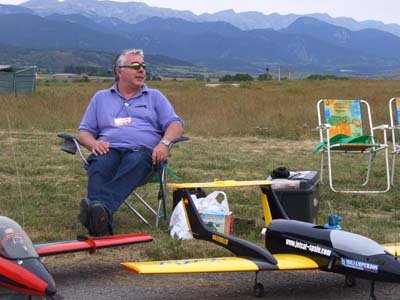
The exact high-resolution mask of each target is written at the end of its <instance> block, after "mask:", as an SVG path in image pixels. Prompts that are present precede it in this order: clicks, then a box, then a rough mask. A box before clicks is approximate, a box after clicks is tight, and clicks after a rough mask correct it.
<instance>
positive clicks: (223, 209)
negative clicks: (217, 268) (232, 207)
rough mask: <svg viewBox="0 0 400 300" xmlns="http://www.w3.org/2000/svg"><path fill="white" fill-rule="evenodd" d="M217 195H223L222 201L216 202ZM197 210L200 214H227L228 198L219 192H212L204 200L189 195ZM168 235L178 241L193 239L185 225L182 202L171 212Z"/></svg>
mask: <svg viewBox="0 0 400 300" xmlns="http://www.w3.org/2000/svg"><path fill="white" fill-rule="evenodd" d="M218 195H223V197H224V199H223V200H222V201H221V203H220V202H218V199H217V198H218ZM191 197H192V199H193V201H194V204H195V206H196V208H197V210H198V211H199V212H200V213H202V212H206V211H207V212H210V211H212V212H219V213H224V214H229V213H230V211H229V205H228V198H227V197H226V194H225V193H224V192H221V191H214V192H212V193H211V194H209V195H207V197H204V198H198V199H197V198H196V195H191ZM169 228H170V235H171V237H172V238H174V237H175V236H177V237H178V239H180V240H190V239H192V238H193V236H192V233H191V232H190V230H189V226H188V224H187V220H186V215H185V212H184V207H183V202H182V201H180V202H179V203H178V205H176V207H175V209H174V211H173V212H172V215H171V219H170V222H169Z"/></svg>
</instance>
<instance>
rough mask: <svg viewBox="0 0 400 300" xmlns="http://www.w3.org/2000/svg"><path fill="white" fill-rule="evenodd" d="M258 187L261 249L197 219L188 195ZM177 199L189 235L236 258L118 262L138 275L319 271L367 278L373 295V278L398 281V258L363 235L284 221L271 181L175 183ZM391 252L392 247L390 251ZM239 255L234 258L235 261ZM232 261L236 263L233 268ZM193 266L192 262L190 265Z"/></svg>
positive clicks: (348, 278)
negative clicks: (213, 189) (195, 190)
mask: <svg viewBox="0 0 400 300" xmlns="http://www.w3.org/2000/svg"><path fill="white" fill-rule="evenodd" d="M251 185H259V186H260V187H261V191H262V197H261V201H262V206H263V211H264V219H265V225H266V230H265V246H266V249H264V248H261V247H259V246H257V245H255V244H251V243H249V242H247V241H244V240H241V239H238V238H235V237H232V236H229V235H226V234H223V233H219V232H216V231H212V230H210V229H209V228H208V227H207V226H206V225H205V224H204V223H203V222H202V220H201V218H200V215H199V213H198V211H197V210H196V207H195V204H194V201H193V199H192V197H191V195H190V189H191V188H194V187H196V186H199V187H205V188H208V187H210V188H211V187H218V188H223V187H234V186H251ZM176 187H177V188H179V189H181V193H182V199H183V203H184V207H185V212H186V215H187V220H188V222H189V228H190V229H191V231H192V234H193V237H194V238H196V239H200V240H206V241H209V242H212V243H215V244H217V245H219V246H222V247H224V248H226V249H228V250H230V251H231V252H232V253H234V254H236V256H238V257H237V258H222V259H218V258H217V259H215V260H213V261H211V260H201V259H200V260H194V259H193V260H188V263H186V264H184V263H180V262H184V260H183V261H167V262H142V263H140V262H139V263H123V264H122V265H123V266H124V267H125V268H127V269H129V270H131V271H133V272H135V273H138V274H154V273H158V274H162V273H191V272H232V271H255V272H256V275H257V273H258V272H259V271H273V270H307V269H320V270H323V271H328V272H335V273H340V274H344V275H345V276H346V284H347V285H348V286H354V284H355V278H356V277H360V278H364V279H368V280H370V281H371V297H372V298H374V286H375V281H387V282H400V262H399V261H398V260H397V256H395V255H393V254H391V253H389V252H388V251H387V250H386V249H385V248H384V247H382V246H381V245H379V244H378V243H376V242H375V241H373V240H371V239H369V238H366V237H364V236H361V235H358V234H354V233H350V232H346V231H340V230H332V229H327V228H325V227H322V226H317V225H315V224H311V223H306V222H300V221H295V220H289V218H288V216H287V215H286V213H285V211H284V209H283V207H282V206H281V204H280V202H279V201H278V199H277V197H276V195H275V193H274V191H273V190H272V188H271V182H268V181H258V182H234V181H228V182H227V183H226V184H224V182H217V183H216V184H212V183H204V184H189V185H188V186H185V185H184V184H182V185H178V184H177V185H176ZM396 252H397V251H396ZM239 258H240V259H239ZM232 262H235V263H236V265H235V266H233V264H232ZM194 265H197V266H196V267H194ZM263 290H264V288H263V286H262V284H261V283H257V278H256V284H255V286H254V293H255V295H256V296H262V294H263Z"/></svg>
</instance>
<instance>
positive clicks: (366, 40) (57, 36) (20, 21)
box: [0, 0, 400, 75]
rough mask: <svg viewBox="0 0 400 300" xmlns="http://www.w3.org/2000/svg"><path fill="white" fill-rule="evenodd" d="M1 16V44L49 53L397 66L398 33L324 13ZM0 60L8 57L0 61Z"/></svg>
mask: <svg viewBox="0 0 400 300" xmlns="http://www.w3.org/2000/svg"><path fill="white" fill-rule="evenodd" d="M0 15H1V18H0V41H2V43H3V44H4V45H3V46H1V45H0V51H2V49H3V48H4V47H5V45H8V47H10V46H12V47H21V48H24V49H31V50H30V51H37V50H38V49H42V50H43V51H47V53H54V50H55V49H71V50H72V49H81V50H83V49H87V50H90V52H91V53H95V52H96V51H98V53H102V52H101V51H105V53H106V52H115V51H117V50H119V49H122V48H131V47H135V46H136V45H137V46H136V47H140V48H143V49H144V50H145V53H150V54H157V55H162V56H163V57H164V58H165V57H172V58H179V60H178V61H177V60H173V59H167V60H168V61H169V62H173V63H177V64H182V65H191V64H195V65H198V66H200V67H207V68H211V69H222V70H227V71H236V72H249V73H262V72H264V70H265V68H266V67H270V68H271V67H274V66H278V65H279V66H282V67H285V68H289V69H292V70H301V71H308V72H332V73H340V70H343V69H345V70H347V71H349V70H351V71H352V74H354V75H358V74H371V73H380V72H385V71H392V70H395V69H400V56H399V55H398V53H399V51H400V37H399V36H397V35H395V34H392V33H389V32H388V30H387V31H382V30H379V29H374V28H368V29H362V30H351V29H349V28H347V27H349V26H347V27H343V26H337V25H333V24H331V23H332V22H326V21H321V19H322V18H328V17H329V16H327V15H319V17H318V16H317V17H316V16H315V15H313V17H310V16H305V17H304V16H296V15H287V16H281V15H278V14H271V15H268V16H267V15H264V14H261V13H256V12H248V13H240V14H236V13H235V12H233V11H223V12H219V13H216V14H212V15H211V14H203V15H200V16H197V15H195V14H193V13H191V12H189V11H176V10H172V9H163V8H154V7H149V6H147V5H146V4H144V3H139V2H129V3H122V2H113V1H96V0H64V1H58V0H30V1H28V2H25V3H23V4H22V5H20V6H13V5H0ZM229 18H233V19H235V20H236V21H235V22H236V23H237V22H239V21H237V20H239V19H240V20H242V24H241V25H240V26H239V25H237V24H235V22H233V21H232V22H226V20H227V19H229ZM268 18H269V19H270V20H272V19H271V18H275V19H274V20H275V21H273V22H272V21H270V22H271V23H273V24H274V26H275V28H272V26H267V25H266V24H267V19H268ZM329 18H330V17H329ZM329 18H328V19H329ZM220 19H224V20H225V21H221V20H220ZM330 19H332V18H330ZM204 20H207V21H204ZM246 20H247V21H246ZM282 20H285V22H286V23H285V24H284V22H283V21H282ZM335 20H336V21H337V22H344V20H345V19H344V18H338V19H335ZM346 20H347V19H346ZM245 21H246V22H245ZM353 21H354V20H353ZM354 22H355V23H357V22H356V21H354ZM368 22H370V23H371V24H375V25H376V24H378V23H379V22H376V21H368ZM350 23H351V22H350ZM365 23H366V22H363V24H364V25H365ZM251 24H253V25H251ZM283 24H284V25H283ZM357 24H358V25H359V26H361V27H362V26H363V24H361V23H357ZM382 25H383V23H382ZM257 26H258V27H262V26H267V27H270V28H257ZM385 26H389V25H385ZM393 26H394V27H393V28H396V26H398V25H393ZM27 28H34V30H27ZM386 29H387V28H386ZM2 47H3V48H2ZM71 50H68V51H71ZM94 50H95V51H94ZM60 51H61V50H60ZM62 51H67V50H62ZM16 52H18V51H16ZM30 53H33V52H30ZM79 53H80V54H82V51H80V52H79ZM96 55H100V54H96ZM153 58H154V56H153ZM0 59H1V57H0ZM77 60H78V59H77ZM100 61H103V60H99V61H98V63H100ZM161 61H165V60H164V59H161ZM0 64H6V63H4V62H3V61H2V60H0Z"/></svg>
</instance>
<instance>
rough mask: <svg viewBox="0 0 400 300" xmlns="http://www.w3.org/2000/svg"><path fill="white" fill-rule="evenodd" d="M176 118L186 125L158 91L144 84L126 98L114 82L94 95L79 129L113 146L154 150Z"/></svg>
mask: <svg viewBox="0 0 400 300" xmlns="http://www.w3.org/2000/svg"><path fill="white" fill-rule="evenodd" d="M173 121H179V122H180V123H181V124H182V125H183V121H182V120H181V118H179V117H178V116H177V115H176V114H175V111H174V109H173V107H172V105H171V103H170V102H169V101H168V99H167V98H166V97H165V96H164V95H163V94H162V93H161V92H160V91H159V90H155V89H150V88H148V87H147V86H146V85H144V86H143V87H142V90H141V91H140V92H139V93H138V94H136V95H134V96H133V97H132V98H131V99H128V100H125V98H123V97H122V96H121V95H120V93H119V91H118V88H117V85H116V84H114V85H113V86H112V87H111V88H109V89H106V90H101V91H98V92H97V93H96V94H95V95H94V96H93V98H92V100H91V101H90V103H89V106H88V108H87V109H86V112H85V114H84V116H83V119H82V121H81V124H80V125H79V131H87V132H90V133H91V134H92V135H93V136H94V137H95V138H96V139H99V140H102V141H107V142H109V143H110V147H112V148H129V149H134V148H140V147H146V148H149V149H153V148H154V147H155V146H156V145H157V144H158V143H159V142H160V140H161V138H162V136H163V134H164V131H165V130H166V129H167V128H168V126H169V124H170V123H171V122H173Z"/></svg>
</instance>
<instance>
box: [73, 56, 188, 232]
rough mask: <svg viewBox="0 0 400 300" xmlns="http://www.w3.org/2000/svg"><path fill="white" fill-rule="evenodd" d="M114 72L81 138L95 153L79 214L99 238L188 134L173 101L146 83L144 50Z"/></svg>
mask: <svg viewBox="0 0 400 300" xmlns="http://www.w3.org/2000/svg"><path fill="white" fill-rule="evenodd" d="M114 73H115V83H114V85H113V86H112V87H111V88H109V89H105V90H101V91H98V92H97V93H96V94H95V95H94V96H93V98H92V99H91V101H90V103H89V106H88V107H87V109H86V112H85V114H84V116H83V119H82V121H81V123H80V126H79V142H80V143H81V144H82V145H84V146H85V147H86V148H87V149H89V150H90V151H91V155H90V156H89V157H88V163H89V165H88V168H87V173H88V195H87V199H83V200H82V201H81V204H80V205H81V207H80V214H79V216H78V218H79V220H80V222H81V223H82V224H83V225H84V226H85V227H86V228H87V229H88V231H89V233H90V234H92V235H95V236H100V235H107V234H112V233H113V225H114V224H113V215H114V213H115V212H116V211H117V209H118V208H119V207H120V205H121V204H122V203H123V202H124V200H125V199H126V198H127V197H128V196H129V194H130V193H131V192H132V191H133V190H135V189H136V188H137V187H138V186H140V185H141V184H143V183H144V182H145V180H146V179H148V177H149V175H150V174H151V173H152V171H153V167H154V166H155V165H157V164H160V163H162V162H164V161H165V160H167V157H168V152H169V144H170V141H172V140H174V139H175V138H178V137H180V136H181V135H182V134H183V128H182V126H183V121H182V120H181V118H180V117H179V116H177V115H176V114H175V112H174V109H173V107H172V105H171V104H170V102H169V101H168V99H167V98H166V97H165V96H164V95H163V94H162V93H161V92H160V91H158V90H155V89H150V88H148V87H147V86H146V85H145V83H144V82H145V79H146V64H145V62H144V54H143V51H142V50H139V49H129V50H123V51H121V52H120V53H119V54H118V55H117V57H116V58H115V61H114Z"/></svg>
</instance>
